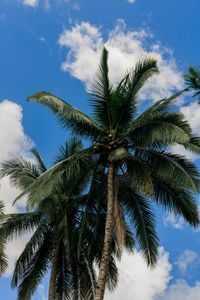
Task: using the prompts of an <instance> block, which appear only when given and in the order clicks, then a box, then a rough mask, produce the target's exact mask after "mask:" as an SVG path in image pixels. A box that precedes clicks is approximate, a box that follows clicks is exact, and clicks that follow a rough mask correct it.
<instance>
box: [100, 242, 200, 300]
mask: <svg viewBox="0 0 200 300" xmlns="http://www.w3.org/2000/svg"><path fill="white" fill-rule="evenodd" d="M194 253H195V252H194ZM194 253H193V251H191V250H186V251H184V253H183V255H184V257H182V258H183V259H186V260H187V263H186V267H185V266H183V265H182V266H181V267H180V268H181V269H183V270H187V268H188V266H189V265H191V264H192V262H194V256H195V255H194ZM195 257H196V256H195ZM180 259H181V256H180ZM172 267H173V266H172V264H171V263H170V262H169V253H168V252H166V251H165V250H164V248H163V247H161V248H160V251H159V259H158V264H157V266H156V268H155V269H153V270H151V269H149V268H147V266H146V263H145V261H144V260H143V258H142V257H141V255H140V253H139V252H137V251H136V252H135V254H132V255H129V254H127V253H125V254H124V255H123V257H122V260H121V262H120V263H118V268H119V284H118V287H117V289H116V290H115V291H114V293H108V292H107V293H106V296H105V300H112V299H115V300H121V299H126V300H179V299H180V300H182V299H184V300H196V299H199V295H200V282H196V283H195V285H193V286H190V285H189V284H188V283H187V282H186V281H185V280H183V279H177V280H175V281H174V282H173V283H171V279H172V276H171V270H172Z"/></svg>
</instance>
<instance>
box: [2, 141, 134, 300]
mask: <svg viewBox="0 0 200 300" xmlns="http://www.w3.org/2000/svg"><path fill="white" fill-rule="evenodd" d="M80 149H82V144H81V142H80V141H78V140H77V139H75V138H74V139H72V140H71V142H67V143H66V145H65V147H63V146H61V147H60V149H59V153H58V155H57V157H56V161H57V162H59V161H60V160H63V159H64V158H66V157H70V156H71V155H73V154H75V153H78V152H79V151H80ZM32 152H33V154H34V157H35V159H36V164H33V163H31V162H29V161H26V160H23V159H18V158H12V159H9V160H8V161H5V162H4V163H3V164H2V168H1V175H2V176H6V175H9V176H10V178H11V180H12V182H13V183H14V184H15V186H16V187H18V188H20V189H22V190H24V189H26V187H27V186H29V185H30V184H31V183H32V182H34V181H35V180H36V179H37V177H38V176H40V175H41V174H42V173H43V172H45V171H46V170H47V169H46V167H45V164H44V163H43V161H42V159H41V157H40V155H39V153H38V152H37V150H36V149H33V150H32ZM83 175H84V176H83ZM97 175H98V174H97V172H96V177H97ZM98 176H100V175H98ZM87 183H88V176H87V174H86V173H85V170H84V173H83V172H82V174H79V178H76V180H75V179H73V181H72V180H71V179H70V178H67V177H66V172H63V174H62V177H61V178H60V184H58V185H57V186H56V187H54V192H53V193H51V194H50V195H48V197H46V198H44V199H43V200H41V201H37V203H35V202H34V203H33V202H30V199H28V207H29V208H33V207H35V206H36V209H35V210H34V211H31V212H27V213H17V214H8V215H3V217H2V220H3V222H2V224H1V226H0V244H1V245H4V246H5V244H6V242H7V241H8V240H9V239H12V238H13V237H14V236H18V235H19V234H23V233H25V232H32V231H33V230H35V231H34V233H33V234H32V236H31V238H30V240H29V242H28V243H27V245H26V247H25V248H24V250H23V252H22V254H21V255H20V257H19V258H18V260H17V262H16V266H15V270H14V274H13V278H12V287H17V286H18V285H19V287H18V299H19V300H22V299H23V300H29V299H31V296H32V295H33V293H34V292H35V290H36V288H37V286H38V285H39V283H40V282H41V280H42V278H43V276H44V274H45V273H46V272H47V270H48V269H49V265H51V275H50V283H49V296H48V299H49V300H55V299H62V300H63V299H69V297H70V299H74V300H75V299H84V300H86V299H93V298H94V291H95V286H96V276H95V270H94V262H95V261H96V262H98V261H99V260H100V257H101V248H102V246H103V233H104V223H105V209H104V210H103V203H102V201H99V204H100V205H101V212H100V214H98V220H97V213H96V209H97V206H96V204H98V201H97V202H96V203H94V202H93V205H90V210H88V211H87V219H86V220H85V226H84V231H83V230H82V225H83V215H84V216H85V213H84V207H85V202H89V201H90V194H82V191H83V190H84V189H85V186H86V185H87ZM96 187H97V184H96ZM97 189H98V187H97ZM98 195H101V194H100V193H98ZM98 195H97V194H94V193H93V196H95V197H96V199H97V198H98ZM101 200H102V197H101ZM81 207H82V209H81ZM97 221H98V227H97V226H96V223H97ZM92 229H95V234H94V233H93V232H94V230H92ZM80 237H81V241H82V243H81V244H80ZM101 237H102V238H101ZM126 237H127V239H126V247H127V249H130V250H131V249H132V248H133V245H134V240H133V238H132V236H131V232H130V231H129V230H128V227H127V226H126ZM79 244H80V245H79ZM115 244H116V243H115V241H114V240H113V244H112V255H111V259H110V261H109V272H108V276H107V285H108V287H109V288H110V289H111V290H112V289H113V288H114V286H115V285H116V284H117V269H116V265H115V260H114V256H115V255H117V249H116V245H115ZM89 245H90V247H89ZM77 248H78V251H77ZM88 250H89V253H88ZM88 254H89V255H88ZM3 260H4V261H5V263H7V261H6V260H5V258H4V256H3V255H2V256H1V261H3ZM5 270H6V265H5V266H4V268H3V270H2V271H5Z"/></svg>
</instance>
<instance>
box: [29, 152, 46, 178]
mask: <svg viewBox="0 0 200 300" xmlns="http://www.w3.org/2000/svg"><path fill="white" fill-rule="evenodd" d="M31 152H32V153H33V155H34V157H35V159H36V162H37V166H38V168H39V170H40V172H41V173H44V172H45V171H46V170H47V168H46V166H45V164H44V162H43V160H42V158H41V156H40V154H39V152H38V151H37V149H35V148H33V149H31Z"/></svg>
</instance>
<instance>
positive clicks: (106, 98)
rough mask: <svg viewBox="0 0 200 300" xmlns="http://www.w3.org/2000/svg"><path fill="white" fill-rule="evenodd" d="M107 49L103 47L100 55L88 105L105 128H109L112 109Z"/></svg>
mask: <svg viewBox="0 0 200 300" xmlns="http://www.w3.org/2000/svg"><path fill="white" fill-rule="evenodd" d="M107 61H108V51H107V49H106V48H105V47H104V48H103V51H102V56H101V62H100V66H99V71H98V73H97V75H96V78H95V80H94V82H93V84H92V86H91V91H90V96H91V99H90V100H89V101H90V106H91V107H92V108H93V116H94V118H95V119H96V120H97V122H98V123H99V124H100V125H101V126H102V127H103V128H105V129H111V126H112V111H111V94H112V88H111V86H110V83H109V79H108V63H107Z"/></svg>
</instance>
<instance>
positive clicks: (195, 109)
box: [171, 102, 200, 161]
mask: <svg viewBox="0 0 200 300" xmlns="http://www.w3.org/2000/svg"><path fill="white" fill-rule="evenodd" d="M180 112H181V113H182V114H183V115H184V116H185V119H186V120H187V121H188V122H189V124H190V126H191V128H192V132H193V133H194V134H196V135H199V134H200V122H199V116H200V105H199V104H198V103H197V102H192V103H190V104H189V105H185V106H181V107H180ZM171 150H172V152H173V153H176V154H180V155H184V156H185V157H187V158H188V159H191V160H193V161H194V160H196V159H199V155H197V154H194V153H192V152H190V151H188V150H186V149H185V148H184V147H183V146H181V145H174V146H173V147H171Z"/></svg>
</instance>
